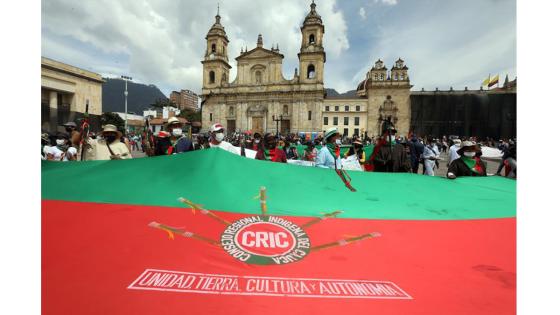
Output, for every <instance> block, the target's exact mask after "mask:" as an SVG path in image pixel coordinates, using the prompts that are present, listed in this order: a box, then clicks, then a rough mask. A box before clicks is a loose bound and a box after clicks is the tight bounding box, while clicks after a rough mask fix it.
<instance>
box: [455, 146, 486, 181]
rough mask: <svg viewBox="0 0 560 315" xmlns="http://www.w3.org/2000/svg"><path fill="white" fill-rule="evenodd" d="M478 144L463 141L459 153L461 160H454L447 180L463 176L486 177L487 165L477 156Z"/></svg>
mask: <svg viewBox="0 0 560 315" xmlns="http://www.w3.org/2000/svg"><path fill="white" fill-rule="evenodd" d="M476 151H477V150H476V143H474V142H472V141H463V142H462V143H461V148H460V149H459V150H458V151H457V153H458V154H459V156H460V158H458V159H456V160H454V161H453V162H451V164H450V165H449V168H448V170H447V178H449V179H455V178H457V177H461V176H486V165H484V163H483V162H482V160H481V159H480V157H477V156H476V155H477V154H476Z"/></svg>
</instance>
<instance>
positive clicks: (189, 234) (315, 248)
mask: <svg viewBox="0 0 560 315" xmlns="http://www.w3.org/2000/svg"><path fill="white" fill-rule="evenodd" d="M256 198H259V199H260V203H261V214H262V215H263V216H267V215H268V214H267V206H266V188H265V187H261V189H260V192H259V195H258V196H255V199H256ZM178 200H179V201H180V202H182V203H183V204H185V205H187V206H188V208H189V209H192V211H193V213H196V210H198V211H200V212H201V213H202V214H204V215H207V216H209V217H210V218H212V219H214V220H216V221H218V222H220V223H221V224H223V225H226V226H229V225H230V224H231V222H229V221H227V220H225V219H223V218H221V217H220V216H218V215H217V214H214V213H212V212H210V211H208V210H206V209H204V208H203V207H202V205H200V204H196V203H194V202H192V201H190V200H187V199H185V198H183V197H180V198H179V199H178ZM341 213H342V211H341V210H336V211H334V212H331V213H324V214H323V215H322V216H320V217H317V218H315V219H312V220H310V221H308V222H307V223H304V224H302V225H300V227H301V228H303V229H305V228H308V227H310V226H312V225H314V224H317V223H319V222H321V221H323V220H325V219H327V218H332V217H336V216H337V215H338V214H341ZM148 226H149V227H153V228H156V229H160V230H163V231H166V232H167V234H168V236H169V238H170V239H172V240H173V239H175V237H174V235H175V234H177V235H181V236H184V237H188V238H194V239H197V240H200V241H203V242H206V243H208V244H211V245H215V246H220V243H219V242H218V241H216V240H213V239H210V238H208V237H205V236H202V235H198V234H196V233H193V232H190V231H186V230H183V229H182V228H177V227H172V226H169V225H165V224H162V223H158V222H155V221H153V222H150V223H149V224H148ZM379 236H381V233H378V232H371V233H367V234H363V235H360V236H351V237H347V238H343V239H340V240H338V241H334V242H330V243H325V244H322V245H317V246H312V247H311V248H310V252H314V251H319V250H322V249H327V248H331V247H337V246H344V245H347V244H350V243H354V242H359V241H361V240H364V239H368V238H374V237H379Z"/></svg>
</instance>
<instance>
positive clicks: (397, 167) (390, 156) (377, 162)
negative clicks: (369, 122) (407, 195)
mask: <svg viewBox="0 0 560 315" xmlns="http://www.w3.org/2000/svg"><path fill="white" fill-rule="evenodd" d="M396 133H397V130H396V129H395V127H393V126H392V125H391V124H386V125H385V126H383V134H384V135H385V139H381V141H380V143H379V150H377V151H374V154H372V155H371V157H370V159H372V160H373V165H374V172H388V173H407V172H410V169H411V167H410V159H409V158H408V157H407V156H406V151H405V149H404V147H403V145H402V144H400V143H397V142H396V139H395V135H396ZM374 150H375V149H374Z"/></svg>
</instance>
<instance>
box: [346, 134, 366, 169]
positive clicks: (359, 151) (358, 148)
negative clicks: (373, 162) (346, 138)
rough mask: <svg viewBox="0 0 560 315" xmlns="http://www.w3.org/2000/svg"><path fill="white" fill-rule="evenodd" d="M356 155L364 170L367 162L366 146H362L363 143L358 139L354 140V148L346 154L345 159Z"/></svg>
mask: <svg viewBox="0 0 560 315" xmlns="http://www.w3.org/2000/svg"><path fill="white" fill-rule="evenodd" d="M354 154H355V155H356V158H357V159H358V162H360V165H361V166H362V169H363V168H364V163H365V162H366V153H365V152H364V146H363V145H362V141H360V139H357V138H356V139H355V140H354V142H352V146H351V147H350V149H349V150H348V151H347V152H346V153H345V154H344V157H345V158H347V157H349V156H352V155H354Z"/></svg>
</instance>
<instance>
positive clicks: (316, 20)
mask: <svg viewBox="0 0 560 315" xmlns="http://www.w3.org/2000/svg"><path fill="white" fill-rule="evenodd" d="M316 6H317V5H316V4H315V1H313V2H312V3H311V11H310V12H309V13H308V14H307V16H306V17H305V20H303V25H312V24H323V20H322V19H321V16H320V15H319V14H318V13H317V11H315V7H316Z"/></svg>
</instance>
